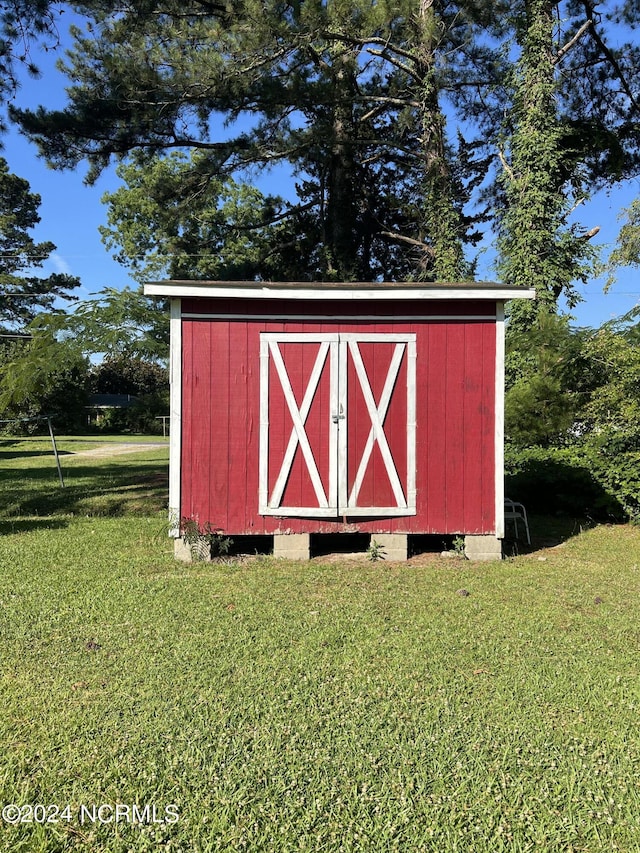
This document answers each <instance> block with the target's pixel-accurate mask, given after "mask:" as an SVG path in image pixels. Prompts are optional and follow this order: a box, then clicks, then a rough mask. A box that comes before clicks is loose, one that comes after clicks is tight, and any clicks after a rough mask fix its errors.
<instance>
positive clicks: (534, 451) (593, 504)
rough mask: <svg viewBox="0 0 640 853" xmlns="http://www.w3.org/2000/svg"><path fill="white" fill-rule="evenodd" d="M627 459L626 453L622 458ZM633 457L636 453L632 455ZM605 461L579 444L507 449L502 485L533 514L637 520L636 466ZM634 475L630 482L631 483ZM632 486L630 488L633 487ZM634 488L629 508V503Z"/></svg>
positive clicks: (638, 485)
mask: <svg viewBox="0 0 640 853" xmlns="http://www.w3.org/2000/svg"><path fill="white" fill-rule="evenodd" d="M628 455H631V454H628ZM633 455H634V456H636V459H637V458H638V457H639V456H640V454H633ZM621 461H622V457H620V456H618V457H615V459H611V460H605V459H603V458H602V457H598V456H597V455H596V454H594V453H593V451H591V452H590V451H589V449H588V448H585V447H581V446H574V447H563V448H542V447H529V448H524V449H518V448H514V447H507V448H506V452H505V473H506V480H505V487H506V493H507V495H508V496H509V497H510V498H511V499H512V500H518V501H522V503H524V504H525V505H526V506H527V508H528V509H530V510H531V511H533V512H544V513H557V514H560V515H573V516H578V517H584V518H592V519H594V520H598V521H623V520H626V519H627V518H629V517H636V518H639V517H640V506H639V505H638V489H639V488H640V468H639V467H638V461H636V463H635V465H636V468H635V471H634V470H633V466H632V465H630V464H624V465H622V464H621ZM634 477H635V480H634ZM634 482H635V487H634ZM634 488H635V508H634V504H633V500H632V494H633V490H634Z"/></svg>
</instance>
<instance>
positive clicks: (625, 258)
mask: <svg viewBox="0 0 640 853" xmlns="http://www.w3.org/2000/svg"><path fill="white" fill-rule="evenodd" d="M623 215H624V217H625V220H626V221H625V223H624V225H623V226H622V228H621V229H620V234H619V237H618V243H617V245H616V248H615V249H614V251H613V252H612V253H611V255H610V257H609V263H608V267H609V271H610V280H611V281H612V280H613V277H614V271H615V270H616V269H617V268H618V267H621V266H640V199H636V200H635V201H634V202H633V203H632V204H631V205H630V207H628V208H627V210H625V211H624V212H623Z"/></svg>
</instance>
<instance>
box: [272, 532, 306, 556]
mask: <svg viewBox="0 0 640 853" xmlns="http://www.w3.org/2000/svg"><path fill="white" fill-rule="evenodd" d="M273 556H274V557H283V558H285V559H287V560H308V559H309V557H310V556H311V536H310V535H309V534H308V533H274V534H273Z"/></svg>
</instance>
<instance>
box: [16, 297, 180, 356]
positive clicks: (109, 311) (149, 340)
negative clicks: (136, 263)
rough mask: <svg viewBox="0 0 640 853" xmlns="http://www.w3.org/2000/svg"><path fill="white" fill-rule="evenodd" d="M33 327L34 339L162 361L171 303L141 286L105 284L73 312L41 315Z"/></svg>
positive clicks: (165, 351) (87, 350) (111, 354)
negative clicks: (106, 286) (161, 299)
mask: <svg viewBox="0 0 640 853" xmlns="http://www.w3.org/2000/svg"><path fill="white" fill-rule="evenodd" d="M30 330H31V332H32V333H33V335H34V339H42V340H43V341H44V342H46V341H51V340H54V341H64V342H65V343H67V344H69V345H72V344H73V343H74V342H75V345H77V346H78V347H80V348H81V349H82V351H83V352H84V353H87V354H89V353H91V354H106V355H110V356H113V357H116V356H125V357H129V358H141V359H144V360H146V361H154V360H157V361H159V362H163V361H165V362H166V361H167V359H168V357H169V312H168V306H167V304H166V303H165V302H162V301H159V300H158V299H152V298H150V297H146V296H144V294H143V293H142V288H140V289H139V290H131V289H130V288H128V287H125V288H123V289H122V290H115V289H114V288H105V289H104V290H103V291H101V292H100V293H99V294H98V295H97V296H96V297H95V298H93V299H88V300H86V301H84V302H80V303H79V304H78V305H77V307H76V309H75V310H74V312H73V313H72V314H41V315H39V316H38V317H37V318H36V319H35V320H34V321H33V322H32V324H31V326H30Z"/></svg>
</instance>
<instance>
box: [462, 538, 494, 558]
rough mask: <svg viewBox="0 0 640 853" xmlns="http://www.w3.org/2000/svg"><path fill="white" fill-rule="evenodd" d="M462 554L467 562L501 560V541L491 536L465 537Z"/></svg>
mask: <svg viewBox="0 0 640 853" xmlns="http://www.w3.org/2000/svg"><path fill="white" fill-rule="evenodd" d="M464 554H465V557H466V558H467V559H468V560H478V561H482V560H501V559H502V539H496V537H495V536H492V535H488V536H487V535H484V536H469V535H467V536H465V537H464Z"/></svg>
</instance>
